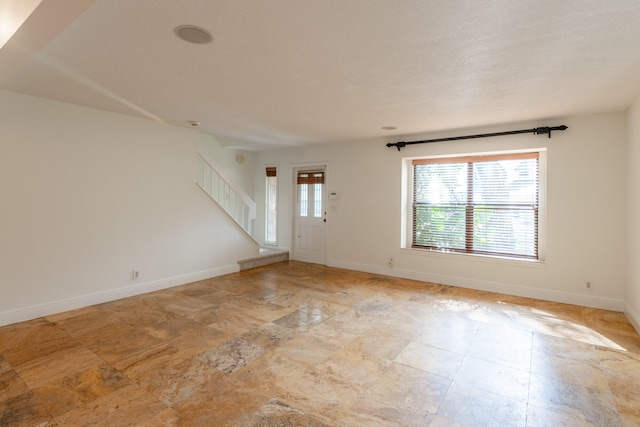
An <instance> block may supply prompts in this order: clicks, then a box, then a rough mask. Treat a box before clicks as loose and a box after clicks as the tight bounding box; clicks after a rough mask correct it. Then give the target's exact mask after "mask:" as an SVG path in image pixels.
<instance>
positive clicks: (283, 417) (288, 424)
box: [237, 399, 328, 427]
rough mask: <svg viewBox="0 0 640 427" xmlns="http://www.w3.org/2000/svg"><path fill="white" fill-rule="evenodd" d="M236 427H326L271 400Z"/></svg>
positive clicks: (279, 402)
mask: <svg viewBox="0 0 640 427" xmlns="http://www.w3.org/2000/svg"><path fill="white" fill-rule="evenodd" d="M237 427H328V426H327V425H326V424H324V423H322V422H320V421H319V420H317V419H315V418H314V417H311V416H309V415H307V414H305V413H304V412H302V411H300V410H298V409H295V408H292V407H291V406H289V405H287V404H286V403H284V402H281V401H279V400H276V399H272V400H270V401H269V402H267V403H265V404H264V405H262V407H261V408H260V409H259V410H258V411H256V412H255V413H253V414H251V415H249V416H248V417H246V418H245V419H244V420H242V421H241V422H240V423H239V424H238V425H237Z"/></svg>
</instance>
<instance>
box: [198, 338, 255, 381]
mask: <svg viewBox="0 0 640 427" xmlns="http://www.w3.org/2000/svg"><path fill="white" fill-rule="evenodd" d="M265 352H266V350H265V349H264V348H263V347H260V346H257V345H255V344H251V343H250V342H248V341H245V340H243V339H240V338H234V339H232V340H231V341H227V342H226V343H224V344H221V345H219V346H218V347H216V348H215V349H213V350H211V351H207V352H205V353H202V354H201V355H199V356H198V359H200V360H201V361H203V362H204V363H206V364H208V365H209V366H211V367H213V368H216V369H218V370H220V371H222V372H224V373H226V374H229V373H231V372H233V371H235V370H237V369H240V368H242V367H243V366H246V365H247V364H248V363H250V362H251V361H252V360H254V359H257V358H258V357H260V356H262V355H263V354H264V353H265Z"/></svg>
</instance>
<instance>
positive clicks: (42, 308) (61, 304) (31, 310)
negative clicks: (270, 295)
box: [0, 264, 240, 326]
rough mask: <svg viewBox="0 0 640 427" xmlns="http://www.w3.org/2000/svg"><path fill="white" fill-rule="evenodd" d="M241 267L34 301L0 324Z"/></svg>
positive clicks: (10, 313) (2, 317)
mask: <svg viewBox="0 0 640 427" xmlns="http://www.w3.org/2000/svg"><path fill="white" fill-rule="evenodd" d="M238 271H240V267H239V266H238V265H237V264H233V265H227V266H224V267H218V268H211V269H208V270H203V271H197V272H194V273H187V274H182V275H179V276H174V277H167V278H164V279H159V280H153V281H149V282H144V283H137V284H135V285H130V286H123V287H120V288H116V289H109V290H107V291H102V292H96V293H92V294H87V295H82V296H78V297H74V298H68V299H64V300H59V301H53V302H50V303H46V304H40V305H34V306H31V307H25V308H21V309H17V310H12V311H6V312H3V313H0V326H4V325H10V324H12V323H18V322H24V321H26V320H31V319H37V318H38V317H42V316H50V315H52V314H57V313H62V312H65V311H69V310H75V309H78V308H83V307H88V306H91V305H95V304H102V303H105V302H109V301H115V300H119V299H122V298H128V297H132V296H136V295H141V294H146V293H148V292H153V291H158V290H161V289H167V288H172V287H174V286H179V285H185V284H187V283H191V282H197V281H198V280H205V279H209V278H212V277H217V276H223V275H225V274H230V273H236V272H238Z"/></svg>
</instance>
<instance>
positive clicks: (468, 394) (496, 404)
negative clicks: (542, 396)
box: [437, 384, 527, 427]
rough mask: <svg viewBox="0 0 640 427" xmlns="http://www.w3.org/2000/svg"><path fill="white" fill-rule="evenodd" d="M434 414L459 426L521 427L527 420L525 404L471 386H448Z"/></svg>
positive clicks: (524, 402)
mask: <svg viewBox="0 0 640 427" xmlns="http://www.w3.org/2000/svg"><path fill="white" fill-rule="evenodd" d="M437 415H439V416H440V417H443V418H444V419H446V420H450V421H452V422H454V423H457V424H460V425H463V426H474V425H487V426H513V427H517V426H522V427H524V426H525V425H526V420H527V402H526V401H523V400H518V399H510V398H508V397H505V396H502V395H498V394H493V393H491V392H487V391H485V390H480V389H478V388H475V387H468V386H464V385H456V384H452V386H451V387H450V388H449V390H448V391H447V394H446V396H445V397H444V399H443V401H442V404H441V405H440V408H438V413H437Z"/></svg>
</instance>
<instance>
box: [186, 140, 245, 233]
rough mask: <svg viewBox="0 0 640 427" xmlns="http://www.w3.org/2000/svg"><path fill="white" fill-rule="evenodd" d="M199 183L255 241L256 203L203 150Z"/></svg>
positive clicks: (200, 156) (200, 160)
mask: <svg viewBox="0 0 640 427" xmlns="http://www.w3.org/2000/svg"><path fill="white" fill-rule="evenodd" d="M198 185H199V186H200V188H202V190H204V192H205V193H207V194H208V195H209V196H210V197H211V198H212V199H213V200H214V201H215V202H216V203H217V204H218V205H219V206H220V207H221V208H222V209H223V210H224V211H225V212H226V213H227V214H228V215H229V216H230V217H231V218H233V220H234V221H235V222H236V223H237V224H238V225H239V226H240V227H242V229H243V230H244V231H245V232H246V233H247V234H248V235H249V237H251V238H252V239H253V240H254V241H255V239H254V238H253V236H252V235H251V227H252V225H253V220H254V219H256V203H255V202H254V201H253V200H251V198H250V197H249V195H248V194H247V193H245V192H244V190H242V188H240V187H239V186H236V185H234V184H233V183H232V182H231V181H230V180H229V179H228V178H227V177H226V176H225V174H224V172H223V171H222V169H221V168H219V167H216V164H215V161H214V160H213V159H212V158H211V156H209V154H207V153H206V152H205V151H203V150H201V151H199V152H198ZM256 243H257V242H256Z"/></svg>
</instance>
